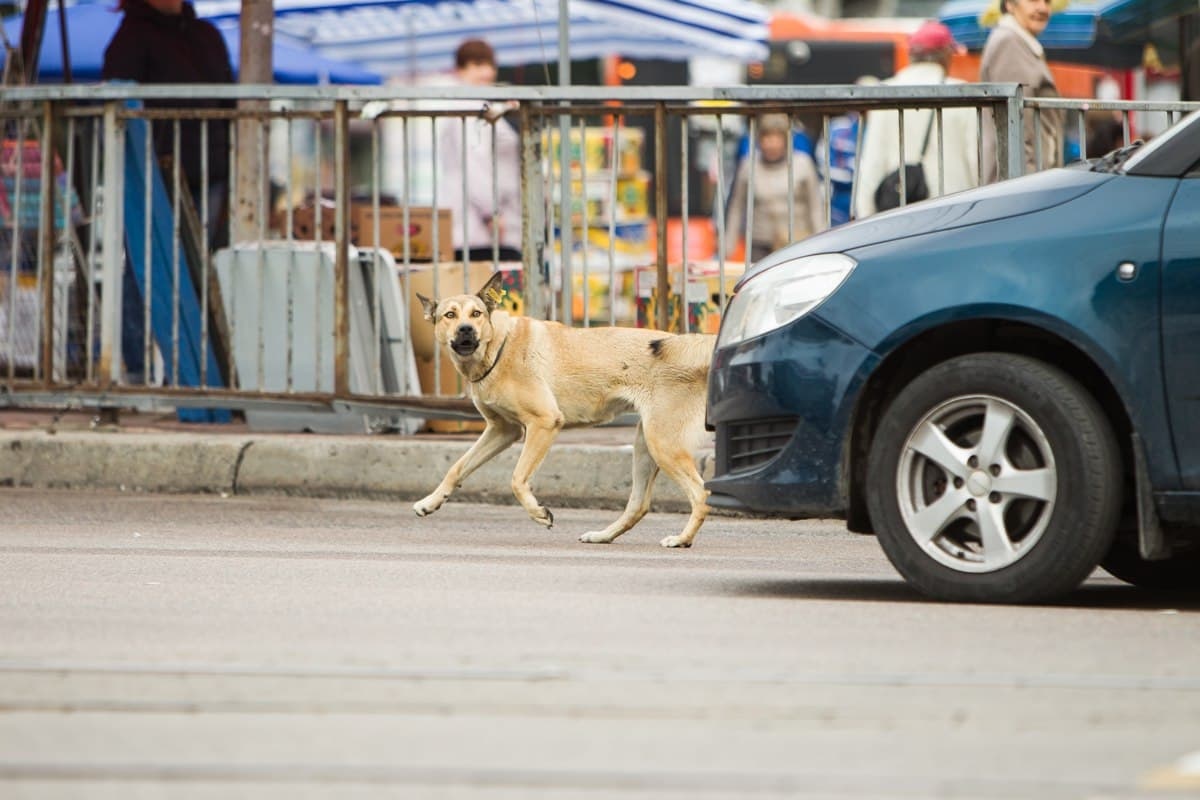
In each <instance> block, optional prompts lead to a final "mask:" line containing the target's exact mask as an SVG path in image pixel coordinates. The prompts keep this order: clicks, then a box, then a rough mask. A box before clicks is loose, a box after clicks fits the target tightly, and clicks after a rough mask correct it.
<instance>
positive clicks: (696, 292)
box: [634, 261, 746, 333]
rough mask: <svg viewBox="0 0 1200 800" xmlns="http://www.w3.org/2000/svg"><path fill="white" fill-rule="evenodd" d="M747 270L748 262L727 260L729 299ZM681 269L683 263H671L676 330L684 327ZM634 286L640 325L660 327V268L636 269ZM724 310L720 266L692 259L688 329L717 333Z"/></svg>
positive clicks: (671, 317)
mask: <svg viewBox="0 0 1200 800" xmlns="http://www.w3.org/2000/svg"><path fill="white" fill-rule="evenodd" d="M745 269H746V265H745V264H743V263H731V262H728V261H727V262H725V301H726V302H728V301H729V297H730V296H732V294H733V287H734V284H736V283H737V281H738V278H740V277H741V276H742V273H743V272H744V271H745ZM680 272H681V267H680V265H679V264H672V265H671V267H670V273H669V274H670V282H671V293H670V297H669V298H668V303H669V305H668V320H669V321H668V326H669V327H668V329H669V330H672V331H679V330H682V329H683V328H682V326H681V324H680V319H681V308H680V304H679V300H680V298H679V279H680ZM634 286H635V291H636V293H637V326H638V327H639V328H653V327H656V326H657V321H658V304H659V302H660V297H659V290H658V269H657V268H656V267H655V266H653V265H650V266H646V267H639V268H638V269H637V270H635V271H634ZM722 311H723V308H722V307H721V273H720V266H719V265H718V264H717V263H716V262H714V261H701V262H690V263H689V264H688V280H687V315H688V330H689V331H690V332H692V333H716V332H717V331H718V330H720V327H721V312H722Z"/></svg>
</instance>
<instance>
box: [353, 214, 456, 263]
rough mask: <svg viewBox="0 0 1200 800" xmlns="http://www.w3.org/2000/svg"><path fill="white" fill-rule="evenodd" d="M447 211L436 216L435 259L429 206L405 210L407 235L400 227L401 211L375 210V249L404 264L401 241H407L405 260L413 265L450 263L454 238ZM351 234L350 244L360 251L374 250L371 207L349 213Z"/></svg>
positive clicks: (373, 227) (402, 217)
mask: <svg viewBox="0 0 1200 800" xmlns="http://www.w3.org/2000/svg"><path fill="white" fill-rule="evenodd" d="M450 218H451V214H450V211H449V210H448V209H445V208H441V209H438V212H437V238H438V251H439V255H438V257H437V258H434V255H433V226H434V213H433V208H432V207H430V206H409V207H408V229H407V230H408V233H407V235H406V233H405V227H404V207H403V206H395V205H381V206H380V207H379V246H380V247H383V248H385V249H387V250H389V251H391V253H392V255H393V256H394V257H395V259H396V260H397V261H403V260H404V241H405V239H406V238H407V239H408V242H409V245H408V252H409V258H410V259H411V260H413V261H453V260H454V236H453V233H452V227H451V222H450ZM350 219H351V227H350V229H351V231H352V232H353V234H352V235H353V238H354V243H355V244H357V245H359V246H362V247H374V246H375V208H374V206H372V205H369V204H368V205H356V206H354V208H353V209H352V210H351V213H350Z"/></svg>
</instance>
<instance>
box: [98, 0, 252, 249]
mask: <svg viewBox="0 0 1200 800" xmlns="http://www.w3.org/2000/svg"><path fill="white" fill-rule="evenodd" d="M120 8H121V10H122V11H124V12H125V16H124V19H122V20H121V25H120V26H119V27H118V28H117V32H116V33H115V34H113V38H112V40H111V41H110V42H109V43H108V47H107V49H105V51H104V65H103V67H102V68H101V75H102V77H103V78H104V80H125V81H136V82H137V83H232V82H233V67H232V66H231V64H230V61H229V50H228V49H227V48H226V47H225V39H224V37H222V36H221V33H220V31H218V30H217V29H216V27H215V26H214V25H213V24H212V23H211V22H208V21H206V20H202V19H197V18H196V10H195V8H193V7H192V4H191V3H190V2H186V1H185V0H121V3H120ZM145 105H146V108H173V109H180V108H187V109H204V108H232V107H233V106H234V103H233V101H231V100H199V99H192V98H189V99H183V98H178V99H176V98H172V99H165V100H147V101H145ZM201 136H202V134H201V123H200V121H199V120H197V119H184V120H182V121H181V122H180V123H179V139H180V149H179V152H180V169H181V171H182V173H183V177H184V179H185V180H186V181H187V187H188V189H189V191H190V192H191V193H192V195H193V197H194V198H195V200H196V205H197V207H199V192H200V191H201V187H202V186H203V185H204V178H205V175H204V173H203V170H202V168H201V165H202V161H203V160H202V156H201V148H200V140H201ZM154 150H155V153H156V154H157V155H158V156H159V157H160V158H162V157H170V156H172V155H173V154H174V152H175V133H174V125H172V124H171V123H170V122H166V121H161V120H159V121H158V122H157V123H156V124H155V125H154ZM207 180H208V184H207V185H208V196H209V213H210V219H211V220H212V222H210V238H211V236H212V233H213V231H214V230H215V229H216V228H217V225H218V220H219V219H220V218H221V216H222V215H221V211H222V209H223V208H224V206H225V200H226V197H227V194H228V181H229V127H228V123H227V122H226V121H224V120H222V121H217V122H210V123H209V125H208V174H207Z"/></svg>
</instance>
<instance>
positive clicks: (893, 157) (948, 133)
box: [854, 22, 979, 219]
mask: <svg viewBox="0 0 1200 800" xmlns="http://www.w3.org/2000/svg"><path fill="white" fill-rule="evenodd" d="M961 49H962V48H961V45H959V44H958V43H957V42H955V41H954V37H953V36H952V35H951V33H950V29H949V28H947V27H946V26H945V25H943V24H942V23H940V22H926V23H925V24H923V25H922V26H921V27H920V28H918V29H917V30H916V31H915V32H914V33H913V34H912V36H910V37H909V40H908V54H909V58H910V59H911V63H910V64H909V65H908V66H907V67H905V68H904V69H902V70H900V71H899V72H897V73H896V74H895V75H894V76H892V77H891V78H889V79H887V80H885V81H883V83H884V84H886V85H889V86H932V85H937V84H941V83H963V82H964V81H960V80H958V79H956V78H951V77H949V76H948V74H947V73H948V71H949V68H950V59H951V58H952V57H953V56H954V54H955V53H956V52H958V51H960V50H961ZM866 125H867V127H866V130H865V131H864V132H863V144H862V155H861V160H860V162H859V166H858V172H857V175H856V181H855V184H856V186H855V190H854V191H855V202H854V210H855V216H856V217H858V218H859V219H861V218H862V217H869V216H871V215H872V214H874V213H875V212H876V211H878V210H879V209H877V208H876V207H875V190H876V189H877V188H878V187H879V184H880V183H881V182H882V181H883V179H884V177H885V176H886V175H887V174H888V173H890V172H893V171H895V170H897V169H899V167H900V123H899V121H898V116H897V112H895V111H872V112H870V113H869V114H867V122H866ZM927 131H928V135H929V139H928V145H927V146H926V147H925V152H924V155H922V152H921V150H922V146H923V145H924V143H925V137H926V132H927ZM942 145H943V146H942V151H943V155H942V164H944V165H945V176H944V178H942V191H940V192H939V190H938V186H939V177H938V173H939V166H938V152H937V150H938V131H937V121H936V119H935V113H934V111H933V110H932V109H930V110H911V111H906V112H905V113H904V163H906V164H916V163H918V162H919V163H920V164H921V165H922V166H923V167H924V169H925V181H926V185H927V186H928V187H929V195H930V197H937V196H938V195H939V194H950V193H951V192H960V191H962V190H964V189H971V188H974V187H975V186H978V185H979V154H978V147H979V123H978V121H977V119H976V115H975V109H973V108H947V109H945V110H944V111H943V112H942Z"/></svg>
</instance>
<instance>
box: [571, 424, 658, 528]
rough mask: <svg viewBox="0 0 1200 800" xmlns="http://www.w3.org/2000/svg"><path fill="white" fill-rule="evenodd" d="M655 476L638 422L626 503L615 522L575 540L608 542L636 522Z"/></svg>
mask: <svg viewBox="0 0 1200 800" xmlns="http://www.w3.org/2000/svg"><path fill="white" fill-rule="evenodd" d="M656 475H658V464H655V463H654V459H653V458H651V457H650V450H649V449H648V448H647V447H646V434H645V431H644V430H643V428H642V423H641V422H640V421H639V422H638V425H637V433H636V435H635V436H634V438H633V486H632V487H631V488H630V491H629V502H628V503H626V504H625V510H624V511H623V512H622V513H621V516H620V517H618V518H617V519H616V521H615V522H613V523H612V524H611V525H609V526H608V527H607V528H605V529H604V530H602V531H588V532H587V533H585V534H583V535H582V536H580V537H579V541H581V542H586V543H588V544H608V543H609V542H611V541H613V540H614V539H616V538H617V537H618V536H620V535H621V534H622V533H624V532H625V531H627V530H629V529H630V528H632V527H633V526H634V525H637V524H638V522H640V521H641V519H642V517H644V516H646V512H647V511H649V510H650V492H651V490H652V489H653V487H654V478H655V476H656Z"/></svg>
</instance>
